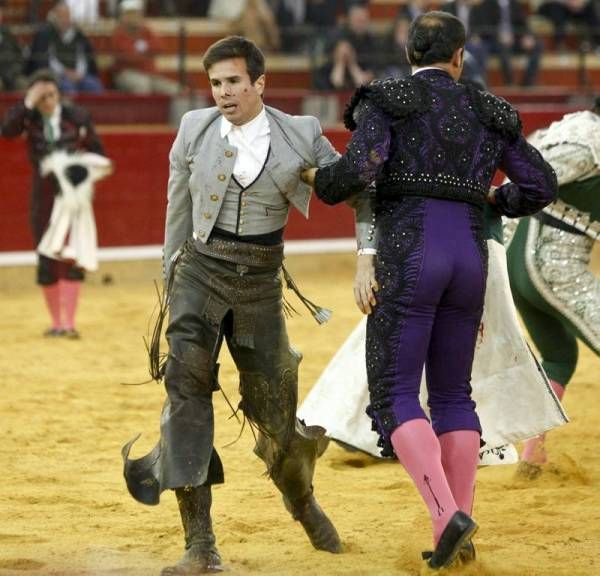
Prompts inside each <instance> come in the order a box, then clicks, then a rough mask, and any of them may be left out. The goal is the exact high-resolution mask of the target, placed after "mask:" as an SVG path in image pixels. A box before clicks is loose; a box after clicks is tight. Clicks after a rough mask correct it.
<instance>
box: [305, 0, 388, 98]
mask: <svg viewBox="0 0 600 576" xmlns="http://www.w3.org/2000/svg"><path fill="white" fill-rule="evenodd" d="M331 46H332V48H331V50H330V54H331V61H330V62H329V63H327V64H326V65H325V66H324V67H323V68H322V69H321V70H320V71H319V73H318V74H317V76H316V78H315V80H316V84H317V86H316V87H317V88H320V89H326V90H327V89H335V90H351V89H353V88H357V87H358V86H360V85H361V84H365V83H366V82H370V81H371V80H373V78H374V77H375V70H376V67H377V60H378V56H379V52H378V50H377V46H378V39H377V37H376V36H375V35H374V34H373V33H372V32H371V31H370V19H369V9H368V7H367V6H365V5H364V4H353V5H352V6H350V8H349V10H348V15H347V19H346V23H345V24H344V25H342V27H340V28H338V29H336V30H335V31H334V32H333V36H332V42H331Z"/></svg>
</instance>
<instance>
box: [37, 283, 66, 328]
mask: <svg viewBox="0 0 600 576" xmlns="http://www.w3.org/2000/svg"><path fill="white" fill-rule="evenodd" d="M42 291H43V292H44V298H45V299H46V306H47V308H48V312H50V317H51V318H52V328H54V329H55V330H60V328H61V327H62V326H61V322H60V292H59V286H58V283H55V284H50V285H49V286H42Z"/></svg>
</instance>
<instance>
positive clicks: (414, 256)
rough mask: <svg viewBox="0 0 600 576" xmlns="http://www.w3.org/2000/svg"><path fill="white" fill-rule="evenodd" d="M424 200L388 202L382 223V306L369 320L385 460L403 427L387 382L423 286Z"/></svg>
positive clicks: (376, 425)
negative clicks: (396, 336) (398, 338)
mask: <svg viewBox="0 0 600 576" xmlns="http://www.w3.org/2000/svg"><path fill="white" fill-rule="evenodd" d="M425 203H426V200H425V199H424V198H417V197H412V198H411V197H407V198H403V199H402V201H401V202H398V201H391V202H382V203H381V204H380V206H379V209H378V214H377V220H378V223H379V226H380V232H381V236H382V237H383V238H386V242H382V243H381V244H380V248H379V252H378V256H377V270H376V274H377V282H378V283H379V292H378V297H379V300H380V303H379V304H378V305H377V306H376V307H375V308H374V311H373V313H372V314H371V315H370V316H369V318H368V320H367V338H366V351H367V352H366V361H367V376H368V381H369V394H370V401H371V403H370V405H369V406H368V407H367V414H368V415H369V416H370V417H371V418H372V420H373V430H374V431H376V432H377V433H378V434H379V436H380V438H379V442H378V446H379V447H380V448H382V453H381V454H382V456H385V457H392V456H393V455H394V452H393V450H392V445H391V442H390V435H391V433H392V432H393V431H394V430H395V429H396V428H397V426H399V422H398V421H397V418H396V416H395V415H394V412H393V410H392V399H391V398H390V396H389V392H390V390H391V388H392V386H393V384H394V381H393V378H392V379H391V380H390V378H389V377H387V376H386V371H387V369H388V368H389V366H392V365H393V358H394V355H395V353H396V350H395V348H394V346H393V344H392V340H393V339H392V338H390V335H391V334H393V333H399V332H401V331H402V328H403V326H404V317H405V310H406V308H407V306H408V305H409V303H410V300H411V295H412V294H413V293H414V290H415V287H416V285H417V281H418V276H419V270H420V267H421V261H422V259H423V251H424V235H423V220H424V217H425Z"/></svg>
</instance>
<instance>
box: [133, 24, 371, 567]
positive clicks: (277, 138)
mask: <svg viewBox="0 0 600 576" xmlns="http://www.w3.org/2000/svg"><path fill="white" fill-rule="evenodd" d="M203 63H204V67H205V70H206V71H207V73H208V77H209V81H210V84H211V87H212V94H213V97H214V99H215V102H216V105H217V106H216V107H213V108H208V109H203V110H195V111H192V112H188V113H187V114H186V115H185V116H184V117H183V119H182V122H181V126H180V129H179V133H178V135H177V138H176V140H175V142H174V144H173V147H172V149H171V154H170V177H169V186H168V206H167V214H166V232H165V245H164V256H163V260H164V266H165V277H166V278H167V290H168V296H167V301H168V306H169V312H170V319H169V326H168V329H167V332H166V335H167V340H168V343H169V353H168V356H167V359H166V364H165V366H164V372H163V371H162V369H161V367H160V366H159V365H158V363H157V362H154V363H153V366H154V367H155V370H154V374H153V375H154V376H155V377H158V378H162V376H163V374H164V380H165V386H166V390H167V393H168V399H167V401H166V403H165V405H164V408H163V413H162V417H161V440H160V442H159V444H158V445H157V446H156V447H155V448H154V450H152V452H151V453H150V454H148V455H147V456H145V457H143V458H141V459H139V460H129V459H128V453H129V450H130V447H131V443H129V444H128V445H126V446H125V448H124V457H125V477H126V480H127V485H128V488H129V490H130V492H131V494H132V495H133V496H134V498H136V499H137V500H139V501H141V502H143V503H146V504H156V503H158V500H159V498H160V493H161V492H162V491H163V490H165V489H174V490H175V494H176V497H177V502H178V504H179V509H180V512H181V518H182V521H183V527H184V531H185V542H186V547H185V548H186V551H185V555H184V557H183V559H182V560H181V562H180V563H179V564H178V565H176V566H170V567H168V568H165V569H164V570H163V572H162V574H163V576H166V575H175V574H176V575H182V574H185V575H189V574H202V573H204V572H210V571H215V570H220V567H221V559H220V556H219V554H218V552H217V549H216V547H215V536H214V534H213V531H212V523H211V517H210V506H211V498H212V496H211V485H213V484H218V483H222V482H223V467H222V464H221V460H220V458H219V455H218V453H217V451H216V450H215V448H214V445H213V435H214V423H213V406H212V393H213V392H214V391H215V390H218V389H219V384H218V378H217V377H218V364H217V358H218V354H219V350H220V348H221V344H222V342H223V339H225V340H226V341H227V345H228V348H229V351H230V353H231V356H232V357H233V359H234V362H235V364H236V366H237V369H238V371H239V374H240V395H241V402H240V405H239V408H240V409H241V410H242V411H243V413H244V416H245V418H246V419H247V421H248V422H249V423H250V424H251V425H252V426H253V428H256V429H257V430H258V434H257V436H258V439H257V444H256V447H255V452H256V454H257V455H258V456H259V457H260V458H261V459H262V460H263V461H264V462H265V464H266V466H267V471H268V474H269V476H270V477H271V479H272V480H273V482H274V483H275V485H276V487H277V488H278V490H279V491H280V492H281V493H282V495H283V500H284V503H285V507H286V508H287V509H288V511H289V512H290V513H291V515H292V517H293V518H294V519H295V520H298V521H299V522H300V524H301V525H302V527H303V528H304V530H305V531H306V533H307V535H308V537H309V539H310V541H311V543H312V545H313V546H314V547H315V548H317V549H319V550H325V551H328V552H333V553H337V552H340V551H341V543H340V540H339V537H338V534H337V532H336V530H335V528H334V526H333V524H332V523H331V521H330V520H329V519H328V518H327V516H326V515H325V514H324V512H323V511H322V510H321V508H320V507H319V505H318V504H317V502H316V500H315V497H314V495H313V485H312V479H313V473H314V467H315V461H316V458H317V454H318V452H319V450H320V449H321V448H323V446H322V437H323V430H322V429H320V428H316V427H315V428H309V427H306V426H305V425H304V424H303V423H302V422H300V421H298V420H297V418H296V405H297V399H298V363H299V361H300V359H301V355H300V354H299V353H298V352H296V351H294V350H293V349H292V348H291V346H290V344H289V341H288V336H287V332H286V327H285V319H284V310H283V305H282V282H281V279H280V272H281V270H282V260H283V232H284V228H285V225H286V223H287V218H288V211H289V208H290V206H293V207H294V208H296V209H297V210H299V211H300V212H301V213H302V214H303V215H304V216H307V215H308V204H309V199H310V194H311V189H310V187H308V186H307V185H305V184H304V183H303V182H302V181H301V180H300V172H301V171H302V170H303V168H306V167H308V166H313V165H318V166H325V165H328V164H330V163H332V162H334V161H335V160H336V158H337V157H338V155H337V153H336V152H335V150H334V149H333V148H332V146H331V144H330V143H329V141H328V140H327V139H326V138H325V137H324V136H323V135H322V134H321V129H320V126H319V123H318V121H317V120H316V118H313V117H309V116H290V115H288V114H284V113H283V112H280V111H279V110H276V109H274V108H271V107H269V106H265V105H263V101H262V96H263V91H264V86H265V74H264V71H265V64H264V57H263V55H262V53H261V52H260V50H259V49H258V48H257V47H256V46H255V45H254V44H253V43H252V42H250V41H249V40H247V39H245V38H243V37H239V36H232V37H228V38H225V39H223V40H221V41H219V42H217V43H215V44H213V45H212V46H211V47H210V48H209V50H208V51H207V53H206V54H205V56H204V62H203ZM353 205H354V206H355V207H356V213H357V224H358V229H359V237H361V238H363V237H364V242H366V243H368V242H369V240H368V238H369V230H370V224H371V214H370V212H369V210H370V208H369V202H368V196H362V197H360V198H358V199H355V200H353ZM371 239H372V236H371ZM359 246H360V247H361V248H362V247H363V240H361V241H360V242H359ZM284 275H286V273H285V271H284ZM286 281H287V282H288V286H293V287H295V286H294V285H293V281H292V280H291V279H290V278H289V276H287V275H286ZM304 301H305V303H308V306H309V307H310V308H311V311H312V312H313V313H314V315H315V317H316V318H318V320H319V321H324V320H325V317H324V316H325V315H324V314H323V312H324V311H323V310H322V309H319V308H318V307H316V306H314V305H313V304H312V303H310V302H308V301H306V299H304ZM155 334H158V335H160V330H158V331H155ZM151 349H152V350H154V351H155V352H156V347H155V346H154V345H152V346H151Z"/></svg>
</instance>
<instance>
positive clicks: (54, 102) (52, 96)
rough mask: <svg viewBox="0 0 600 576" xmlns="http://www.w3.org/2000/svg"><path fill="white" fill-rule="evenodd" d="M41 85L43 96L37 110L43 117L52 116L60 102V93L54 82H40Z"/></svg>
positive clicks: (38, 102)
mask: <svg viewBox="0 0 600 576" xmlns="http://www.w3.org/2000/svg"><path fill="white" fill-rule="evenodd" d="M39 85H40V90H41V91H42V94H41V96H40V99H39V100H38V101H37V104H36V108H37V109H38V110H39V112H40V114H42V115H43V116H51V115H52V113H53V112H54V110H55V109H56V107H57V106H58V103H59V102H60V93H59V91H58V88H57V87H56V84H54V82H40V83H39Z"/></svg>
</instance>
